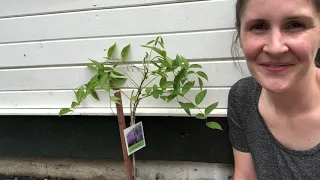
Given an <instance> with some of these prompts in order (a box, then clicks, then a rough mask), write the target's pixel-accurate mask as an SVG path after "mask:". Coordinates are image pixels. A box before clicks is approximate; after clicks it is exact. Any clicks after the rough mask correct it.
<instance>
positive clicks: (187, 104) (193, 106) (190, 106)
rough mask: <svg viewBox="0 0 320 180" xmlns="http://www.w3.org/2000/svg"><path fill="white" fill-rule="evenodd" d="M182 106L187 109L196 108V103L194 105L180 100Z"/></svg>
mask: <svg viewBox="0 0 320 180" xmlns="http://www.w3.org/2000/svg"><path fill="white" fill-rule="evenodd" d="M179 104H180V106H181V107H182V108H187V109H190V108H195V107H196V105H194V104H193V103H183V102H179Z"/></svg>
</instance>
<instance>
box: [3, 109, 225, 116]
mask: <svg viewBox="0 0 320 180" xmlns="http://www.w3.org/2000/svg"><path fill="white" fill-rule="evenodd" d="M202 110H203V109H202ZM59 111H60V109H52V108H50V109H0V115H47V116H48V115H57V114H58V113H59ZM190 111H191V113H192V114H191V115H192V116H195V115H196V114H197V113H198V111H197V110H194V109H191V110H190ZM114 112H115V111H113V110H111V109H110V108H78V109H76V111H74V112H73V113H70V114H67V115H95V116H113V115H114ZM123 112H124V114H125V115H126V116H129V115H130V109H129V108H123ZM136 115H137V116H178V117H181V116H188V115H187V114H186V113H185V111H184V110H183V109H181V108H138V109H137V113H136ZM209 116H210V117H227V109H215V110H213V111H212V112H211V113H210V114H209Z"/></svg>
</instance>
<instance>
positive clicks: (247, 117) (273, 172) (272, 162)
mask: <svg viewBox="0 0 320 180" xmlns="http://www.w3.org/2000/svg"><path fill="white" fill-rule="evenodd" d="M261 89H262V88H261V86H260V85H259V84H258V82H257V81H256V80H255V79H254V78H253V77H248V78H244V79H241V80H239V81H238V82H237V83H236V84H234V85H233V86H232V88H231V90H230V93H229V99H228V122H229V127H230V131H229V136H230V141H231V144H232V146H233V147H234V148H235V149H237V150H238V151H241V152H249V153H251V155H252V159H253V163H254V167H255V171H256V173H257V176H258V179H259V180H281V179H284V180H315V179H320V144H319V145H318V146H316V147H314V148H312V149H310V150H306V151H296V150H291V149H288V148H286V147H285V146H283V145H282V144H281V143H280V142H279V141H278V140H277V139H275V137H274V136H273V135H272V134H271V132H270V130H269V129H268V127H267V125H266V123H265V121H264V120H263V118H262V116H261V115H260V113H259V110H258V100H259V97H260V93H261Z"/></svg>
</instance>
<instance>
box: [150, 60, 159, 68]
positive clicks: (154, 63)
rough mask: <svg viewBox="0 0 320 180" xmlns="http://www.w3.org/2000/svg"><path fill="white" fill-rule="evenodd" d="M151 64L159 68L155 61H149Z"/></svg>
mask: <svg viewBox="0 0 320 180" xmlns="http://www.w3.org/2000/svg"><path fill="white" fill-rule="evenodd" d="M150 62H151V63H152V64H153V65H155V66H156V67H157V68H159V69H160V68H161V67H160V66H159V65H158V64H157V63H156V62H154V61H150Z"/></svg>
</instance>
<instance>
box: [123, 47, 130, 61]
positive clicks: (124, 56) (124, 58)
mask: <svg viewBox="0 0 320 180" xmlns="http://www.w3.org/2000/svg"><path fill="white" fill-rule="evenodd" d="M129 49H130V44H129V45H127V46H126V47H124V48H123V49H122V51H121V59H122V60H126V58H127V57H128V54H129Z"/></svg>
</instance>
